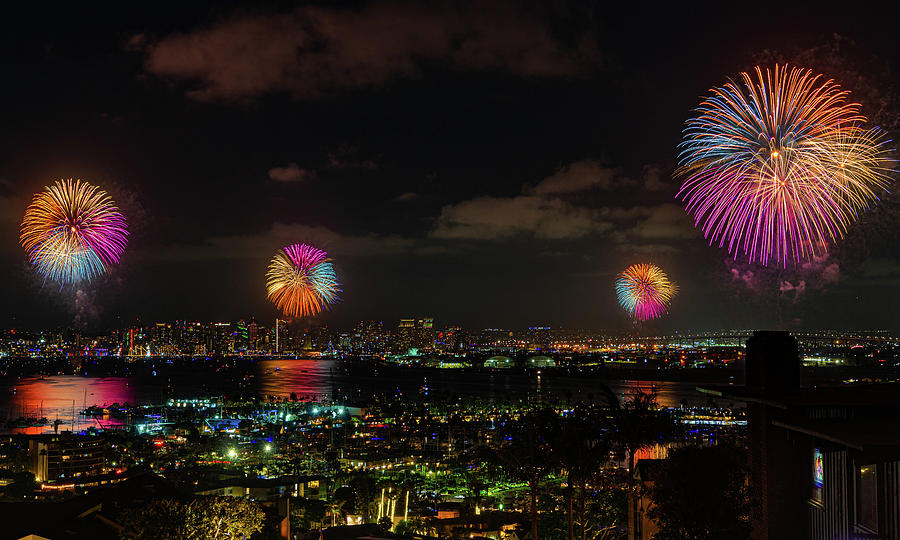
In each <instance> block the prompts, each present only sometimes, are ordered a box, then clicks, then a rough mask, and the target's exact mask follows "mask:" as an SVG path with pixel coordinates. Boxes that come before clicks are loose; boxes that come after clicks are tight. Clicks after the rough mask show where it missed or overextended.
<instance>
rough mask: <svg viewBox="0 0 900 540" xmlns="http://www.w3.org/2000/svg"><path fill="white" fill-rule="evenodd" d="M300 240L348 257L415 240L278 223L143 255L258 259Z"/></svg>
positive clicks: (404, 246) (405, 248) (403, 247)
mask: <svg viewBox="0 0 900 540" xmlns="http://www.w3.org/2000/svg"><path fill="white" fill-rule="evenodd" d="M298 242H307V243H312V244H315V245H316V246H319V247H321V248H322V249H325V250H326V251H328V252H329V254H331V255H340V256H347V257H358V256H371V255H389V254H392V253H401V252H409V251H411V250H412V249H413V248H414V247H415V244H416V242H415V240H413V239H411V238H405V237H402V236H397V235H379V234H363V235H348V234H341V233H338V232H336V231H333V230H331V229H329V228H327V227H323V226H319V225H304V224H300V223H275V224H273V225H272V226H271V227H270V228H268V229H267V230H265V231H262V232H259V233H253V234H240V235H227V236H215V237H212V238H209V239H207V240H206V241H205V242H204V243H203V244H201V245H184V244H182V245H175V246H170V247H164V248H158V249H153V250H151V251H147V252H144V253H142V254H141V255H140V256H141V257H143V258H145V259H148V260H215V259H258V258H267V257H270V256H272V255H273V254H274V253H275V252H276V251H277V250H278V249H279V248H281V247H284V246H287V245H290V244H296V243H298Z"/></svg>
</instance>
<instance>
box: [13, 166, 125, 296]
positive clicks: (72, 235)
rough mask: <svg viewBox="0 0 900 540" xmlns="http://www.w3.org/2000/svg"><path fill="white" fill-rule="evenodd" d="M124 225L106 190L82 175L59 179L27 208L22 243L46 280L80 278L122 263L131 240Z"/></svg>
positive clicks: (61, 282) (100, 273)
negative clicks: (121, 259) (93, 184)
mask: <svg viewBox="0 0 900 540" xmlns="http://www.w3.org/2000/svg"><path fill="white" fill-rule="evenodd" d="M126 227H127V225H126V222H125V218H124V216H122V214H121V213H119V210H118V209H117V208H116V207H115V204H114V203H113V200H112V198H111V197H110V196H109V195H107V193H106V192H105V191H103V190H101V189H99V188H98V187H96V186H92V185H90V184H88V183H87V182H82V181H81V180H73V179H69V180H59V181H57V182H56V183H54V184H53V185H52V186H48V187H47V188H46V189H45V190H44V191H42V192H40V193H38V194H37V195H35V196H34V200H33V201H32V202H31V204H30V205H29V206H28V208H27V209H26V210H25V218H24V219H23V220H22V228H21V236H20V242H21V244H22V247H23V248H25V251H26V253H27V254H28V258H29V260H30V261H31V263H32V264H33V265H34V268H35V270H37V272H38V274H40V275H41V276H43V277H44V279H51V280H54V281H57V282H59V283H60V284H67V283H76V282H79V281H84V280H90V279H92V278H94V277H97V276H99V275H102V274H103V273H105V272H106V270H107V268H108V267H109V265H111V264H117V263H118V262H119V259H120V258H121V256H122V254H123V253H124V252H125V246H126V244H127V243H128V230H127V228H126Z"/></svg>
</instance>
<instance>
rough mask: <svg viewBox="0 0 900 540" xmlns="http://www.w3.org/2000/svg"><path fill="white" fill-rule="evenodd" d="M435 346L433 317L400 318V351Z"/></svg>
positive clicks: (398, 331) (398, 329) (398, 342)
mask: <svg viewBox="0 0 900 540" xmlns="http://www.w3.org/2000/svg"><path fill="white" fill-rule="evenodd" d="M431 348H434V319H433V318H432V317H416V318H405V319H400V323H399V324H398V325H397V346H396V349H397V350H398V352H401V353H404V352H407V351H409V350H410V349H418V350H422V349H431Z"/></svg>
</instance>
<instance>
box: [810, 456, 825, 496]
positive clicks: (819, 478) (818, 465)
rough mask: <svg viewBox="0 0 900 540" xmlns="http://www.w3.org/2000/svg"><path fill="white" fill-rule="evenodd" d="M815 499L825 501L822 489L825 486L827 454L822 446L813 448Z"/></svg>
mask: <svg viewBox="0 0 900 540" xmlns="http://www.w3.org/2000/svg"><path fill="white" fill-rule="evenodd" d="M812 462H813V466H812V477H813V482H812V483H813V488H812V491H813V500H814V501H816V502H818V503H822V502H823V501H824V497H823V493H822V489H823V488H824V487H825V456H824V455H823V454H822V449H821V448H813V459H812Z"/></svg>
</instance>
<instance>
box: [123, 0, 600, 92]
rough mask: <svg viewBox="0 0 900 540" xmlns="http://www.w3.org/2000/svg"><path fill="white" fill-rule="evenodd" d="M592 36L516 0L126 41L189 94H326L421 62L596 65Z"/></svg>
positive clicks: (535, 69) (549, 71)
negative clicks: (563, 31) (561, 31)
mask: <svg viewBox="0 0 900 540" xmlns="http://www.w3.org/2000/svg"><path fill="white" fill-rule="evenodd" d="M498 21H502V22H503V24H497V22H498ZM569 41H570V42H572V40H571V39H570V40H569ZM593 41H594V39H593V36H591V35H584V36H581V37H580V38H579V39H577V42H576V43H575V44H574V45H566V44H563V43H561V42H560V41H559V40H557V39H555V38H554V37H553V35H551V32H550V30H549V29H548V28H547V26H546V25H545V23H544V22H543V20H542V18H541V17H540V16H539V15H537V14H535V13H531V12H528V11H526V10H524V9H522V8H521V6H520V5H519V4H517V3H516V2H488V3H486V2H478V3H462V4H451V3H439V4H436V5H435V4H430V5H428V4H425V3H420V2H375V3H372V4H369V5H367V6H365V7H363V8H360V9H354V8H349V7H310V6H307V7H302V8H298V9H297V10H295V11H294V12H291V13H282V14H256V15H235V16H233V17H231V18H228V19H225V20H224V21H221V22H219V23H217V24H215V25H213V26H211V27H209V28H205V29H201V30H195V31H192V32H188V33H182V34H173V35H169V36H165V37H163V38H162V39H159V40H155V41H154V40H150V39H148V38H147V37H146V36H145V35H143V34H142V35H138V36H133V37H132V38H131V39H130V40H129V42H128V45H127V47H128V48H130V49H132V50H133V49H136V48H137V49H142V50H144V51H145V54H146V62H145V68H146V70H147V71H148V72H149V73H152V74H154V75H157V76H160V77H165V78H171V79H175V80H184V81H187V82H188V84H189V85H190V86H189V89H188V90H187V94H188V96H190V97H191V98H193V99H196V100H200V101H232V100H242V99H246V98H255V97H258V96H261V95H264V94H268V93H273V92H287V93H290V94H292V95H293V96H295V97H297V98H301V99H309V98H321V97H323V96H325V95H327V93H328V92H329V91H332V90H338V89H342V88H357V87H366V86H379V85H382V84H384V83H386V82H388V81H389V80H391V79H393V78H396V77H415V76H417V75H418V74H419V73H420V67H421V65H422V64H423V63H434V62H436V63H440V64H442V65H446V66H448V67H450V68H455V69H460V70H502V71H505V72H508V73H512V74H515V75H520V76H526V77H566V76H575V75H581V74H584V73H587V72H589V71H590V70H591V69H592V68H593V67H594V66H595V65H596V64H597V62H598V54H597V50H596V47H595V46H594V45H593Z"/></svg>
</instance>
